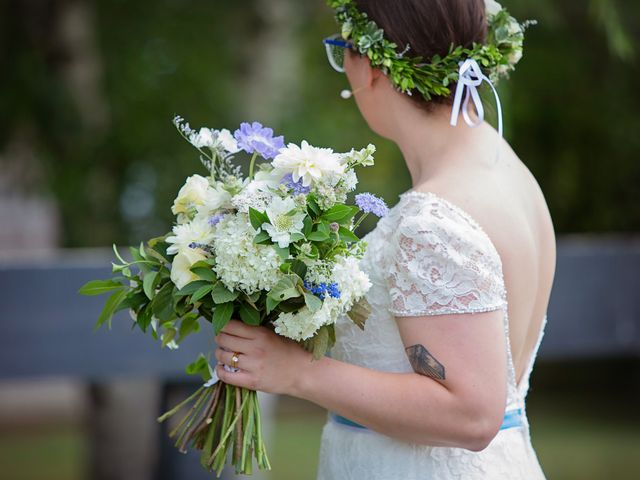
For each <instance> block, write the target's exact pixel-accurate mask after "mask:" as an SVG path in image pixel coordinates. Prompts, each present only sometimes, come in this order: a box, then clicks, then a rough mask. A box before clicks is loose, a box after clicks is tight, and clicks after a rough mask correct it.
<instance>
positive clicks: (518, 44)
mask: <svg viewBox="0 0 640 480" xmlns="http://www.w3.org/2000/svg"><path fill="white" fill-rule="evenodd" d="M485 4H486V12H487V20H488V22H489V29H488V35H487V42H486V43H485V44H479V43H474V44H473V46H472V47H471V48H465V47H463V46H460V45H457V46H456V45H451V46H450V48H449V53H448V54H447V55H446V56H444V57H442V56H440V55H435V56H433V57H432V58H431V59H428V61H425V60H427V59H423V58H422V57H411V56H408V55H406V54H405V52H398V45H396V44H395V43H393V42H392V41H390V40H389V39H387V38H385V36H384V30H383V29H381V28H380V27H378V25H377V24H376V23H375V22H374V21H372V20H370V19H369V17H368V15H367V14H366V13H364V12H362V11H360V10H359V9H358V7H357V5H356V2H355V1H354V0H327V5H329V6H330V7H331V8H333V9H335V11H336V19H337V21H338V23H340V24H341V26H342V37H343V38H344V39H345V40H351V41H352V42H353V45H354V49H355V50H357V51H358V52H359V53H360V54H361V55H366V56H367V57H368V58H369V61H370V62H371V65H372V66H373V67H379V68H380V69H381V70H382V71H383V72H384V73H385V74H386V75H387V76H388V77H389V79H390V80H391V81H392V82H393V84H394V85H395V86H396V88H397V89H398V90H400V91H401V92H403V93H406V94H408V95H412V93H413V91H418V92H419V93H420V94H422V96H423V97H424V98H425V99H427V100H431V99H432V98H433V97H434V96H436V97H438V96H440V97H446V96H449V95H450V94H451V88H450V86H451V84H454V83H455V82H457V81H458V75H459V74H458V69H459V63H460V62H461V61H463V60H465V59H467V58H472V59H474V60H476V61H477V62H478V63H479V64H480V65H481V66H482V68H483V69H484V70H485V72H486V74H487V75H488V76H489V78H490V79H491V81H493V82H496V81H498V80H499V79H500V78H501V77H505V76H508V74H509V73H510V72H511V71H512V70H514V69H515V65H516V64H517V63H518V62H519V61H520V59H521V58H522V49H523V43H524V31H525V29H526V28H527V27H528V26H529V25H533V24H535V21H526V22H524V23H519V22H518V21H517V20H516V19H515V18H513V17H512V16H511V15H510V14H509V12H508V11H507V10H506V9H505V8H503V7H502V6H501V5H500V4H499V3H497V2H495V1H494V0H485ZM407 49H409V50H410V46H408V47H407ZM407 49H405V50H407Z"/></svg>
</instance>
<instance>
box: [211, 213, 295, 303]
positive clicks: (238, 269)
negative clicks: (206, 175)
mask: <svg viewBox="0 0 640 480" xmlns="http://www.w3.org/2000/svg"><path fill="white" fill-rule="evenodd" d="M255 236H256V231H255V230H254V228H253V227H252V226H251V223H250V222H249V217H248V216H247V215H246V214H237V215H232V214H229V215H225V217H224V218H223V219H222V220H221V221H220V223H218V225H217V226H216V230H215V233H214V239H213V248H214V251H215V256H216V264H215V266H214V271H215V272H216V274H217V275H218V277H219V278H220V280H221V281H222V282H223V283H224V284H225V286H226V287H227V288H228V289H230V290H241V291H243V292H245V293H247V294H251V293H254V292H257V291H259V290H271V289H272V288H273V287H274V286H275V284H276V283H278V281H279V280H280V278H281V277H282V272H281V271H280V264H281V263H282V260H281V259H280V256H279V255H278V253H277V252H276V251H275V249H274V248H273V247H272V246H271V245H256V244H254V243H253V239H254V238H255Z"/></svg>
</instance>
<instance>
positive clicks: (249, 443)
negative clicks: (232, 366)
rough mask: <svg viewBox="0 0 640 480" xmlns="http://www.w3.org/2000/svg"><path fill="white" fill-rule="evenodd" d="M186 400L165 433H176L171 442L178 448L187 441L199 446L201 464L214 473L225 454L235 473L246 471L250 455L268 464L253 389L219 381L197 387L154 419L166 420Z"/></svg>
mask: <svg viewBox="0 0 640 480" xmlns="http://www.w3.org/2000/svg"><path fill="white" fill-rule="evenodd" d="M190 403H191V404H192V405H191V407H190V408H189V409H188V411H187V413H186V415H185V416H184V417H182V418H181V419H180V421H179V422H178V423H177V425H176V427H175V428H174V429H173V430H172V431H171V432H170V434H169V436H170V437H171V438H173V437H177V440H176V443H175V445H176V447H178V449H179V450H180V451H181V452H186V451H187V447H188V446H189V445H191V446H192V447H194V448H196V449H198V450H201V451H202V455H201V463H202V465H203V466H204V467H205V468H207V469H208V470H211V471H215V472H216V475H217V476H218V477H220V475H221V474H222V471H223V469H224V466H225V463H226V461H227V459H229V457H231V458H230V460H231V464H232V465H233V466H234V467H235V471H236V473H237V474H244V475H250V474H251V473H252V472H253V458H254V457H255V459H256V462H257V464H258V468H259V469H262V470H265V469H270V468H271V465H270V463H269V459H268V458H267V454H266V451H265V446H264V439H263V436H262V426H261V414H260V405H259V402H258V398H257V392H255V391H252V390H247V389H244V388H239V387H234V386H232V385H227V384H225V383H223V382H218V383H216V384H215V385H214V386H212V387H200V388H199V389H198V390H196V391H195V392H194V393H193V394H192V395H191V396H189V397H188V398H187V399H186V400H184V401H182V402H180V403H179V404H178V405H177V406H176V407H174V408H172V409H171V410H170V411H168V412H167V413H165V414H164V415H162V416H161V417H159V418H158V421H159V422H163V421H165V420H167V419H168V418H170V417H172V416H173V415H175V414H176V413H178V411H180V410H181V409H183V408H185V407H186V406H187V405H189V404H190ZM229 454H231V455H229Z"/></svg>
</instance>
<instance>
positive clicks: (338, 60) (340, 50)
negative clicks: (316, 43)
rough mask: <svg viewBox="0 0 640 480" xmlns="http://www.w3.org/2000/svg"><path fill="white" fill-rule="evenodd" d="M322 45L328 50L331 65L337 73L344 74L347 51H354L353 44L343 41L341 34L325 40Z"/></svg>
mask: <svg viewBox="0 0 640 480" xmlns="http://www.w3.org/2000/svg"><path fill="white" fill-rule="evenodd" d="M322 43H323V44H324V46H325V48H326V50H327V59H328V60H329V64H330V65H331V66H332V67H333V69H334V70H335V71H336V72H340V73H344V55H345V50H346V49H352V48H353V44H352V43H351V42H347V41H346V40H343V39H342V38H341V37H340V35H339V34H336V35H332V36H330V37H327V38H325V39H324V40H322Z"/></svg>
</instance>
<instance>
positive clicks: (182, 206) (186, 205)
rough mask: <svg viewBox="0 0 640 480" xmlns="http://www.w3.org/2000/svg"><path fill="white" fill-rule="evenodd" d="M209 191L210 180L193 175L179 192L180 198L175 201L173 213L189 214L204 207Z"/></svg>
mask: <svg viewBox="0 0 640 480" xmlns="http://www.w3.org/2000/svg"><path fill="white" fill-rule="evenodd" d="M208 190H209V180H207V179H206V178H204V177H202V176H200V175H192V176H191V177H189V178H187V181H186V182H185V184H184V185H183V186H182V188H181V189H180V191H179V192H178V196H177V197H176V199H175V200H174V201H173V206H172V207H171V211H172V212H173V214H174V215H178V214H181V213H182V214H187V215H188V214H189V213H190V210H192V209H194V208H197V207H198V206H200V205H204V203H205V200H206V198H207V191H208Z"/></svg>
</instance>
